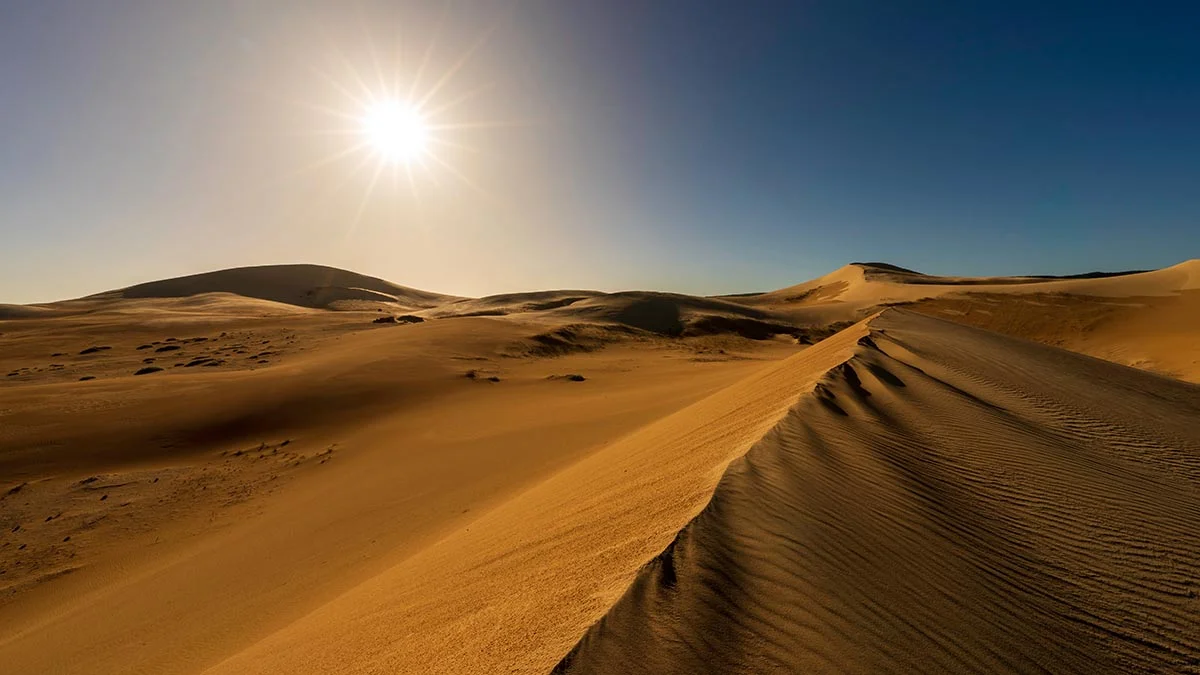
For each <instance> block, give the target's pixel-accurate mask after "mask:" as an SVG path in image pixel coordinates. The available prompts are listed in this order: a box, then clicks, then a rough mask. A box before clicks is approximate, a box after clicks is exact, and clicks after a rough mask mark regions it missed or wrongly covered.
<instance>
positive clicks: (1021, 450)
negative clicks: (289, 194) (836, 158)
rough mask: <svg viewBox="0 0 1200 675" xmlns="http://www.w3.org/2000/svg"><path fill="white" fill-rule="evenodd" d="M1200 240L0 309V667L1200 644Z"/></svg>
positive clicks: (1144, 667) (961, 654) (1049, 651)
mask: <svg viewBox="0 0 1200 675" xmlns="http://www.w3.org/2000/svg"><path fill="white" fill-rule="evenodd" d="M1198 270H1200V264H1198V263H1197V261H1191V262H1188V263H1183V264H1181V265H1177V266H1175V267H1172V268H1167V269H1165V270H1159V271H1156V272H1147V273H1130V274H1123V275H1117V276H1096V277H1089V278H1077V279H1043V278H1018V279H970V278H957V279H947V278H941V277H927V276H925V275H920V274H919V273H916V272H913V271H911V270H905V269H903V268H897V267H895V266H890V265H883V264H877V263H876V264H863V265H851V266H847V267H845V268H842V269H841V270H838V271H837V272H835V273H833V274H831V275H828V276H827V277H823V278H822V279H818V280H815V281H813V282H809V283H808V284H801V285H799V286H796V287H792V288H790V289H784V290H782V291H777V292H774V293H768V294H756V295H748V296H730V297H724V298H697V297H691V296H683V295H677V294H670V293H653V292H624V293H601V292H596V291H546V292H536V293H525V294H508V295H503V296H492V297H488V298H480V299H463V298H453V297H448V296H439V295H437V294H431V293H425V292H422V291H412V289H406V288H405V287H402V286H398V285H395V284H390V283H389V282H383V281H380V280H372V279H370V278H369V277H361V276H359V275H353V274H352V273H349V272H341V271H338V270H333V271H332V272H333V274H332V276H330V270H329V268H317V267H314V266H283V267H267V268H249V270H246V269H243V270H232V271H227V272H218V273H212V274H210V275H197V276H195V277H184V278H180V279H176V280H168V281H166V282H152V283H150V284H143V285H140V286H137V287H132V288H133V289H140V290H133V291H132V294H131V295H126V294H125V293H126V291H129V290H130V289H126V291H117V292H111V293H107V294H100V295H99V296H91V297H90V298H85V299H80V300H73V301H66V302H62V303H49V304H46V305H37V306H4V307H3V308H0V311H4V312H5V314H3V315H0V316H2V318H0V358H2V359H3V360H4V363H5V366H6V368H5V372H3V373H0V377H2V378H3V379H0V526H3V528H0V537H2V539H0V664H3V665H4V667H0V672H8V671H7V670H6V669H9V670H12V672H21V673H25V672H55V673H108V672H113V673H115V672H145V673H209V674H210V675H218V674H226V673H228V674H230V675H232V674H238V675H241V674H244V673H278V672H295V673H375V672H422V673H480V672H487V673H491V672H513V673H545V672H549V671H550V670H552V669H554V668H555V667H556V664H557V667H558V668H559V669H560V670H562V671H566V672H576V671H578V672H605V673H618V672H621V673H623V672H781V671H782V672H793V671H797V670H798V671H807V670H818V671H845V672H873V671H895V672H905V671H913V670H921V671H943V672H961V671H963V670H976V671H996V670H1000V671H1019V672H1024V671H1036V670H1043V671H1048V672H1077V671H1080V670H1083V669H1085V668H1086V669H1089V670H1096V671H1099V672H1162V671H1171V672H1189V671H1188V670H1187V669H1188V668H1192V669H1193V670H1195V668H1196V666H1197V663H1200V660H1198V659H1200V651H1198V650H1200V647H1198V646H1197V642H1196V638H1195V633H1196V631H1194V630H1191V628H1192V627H1194V626H1195V625H1196V624H1197V623H1198V619H1200V608H1198V606H1197V604H1196V603H1197V600H1196V595H1195V593H1196V590H1195V588H1194V587H1193V586H1194V583H1195V579H1196V578H1197V572H1198V571H1200V570H1198V569H1197V559H1198V556H1200V550H1198V547H1200V544H1198V543H1197V542H1198V540H1197V538H1196V537H1195V536H1194V535H1193V534H1192V532H1194V531H1197V530H1198V526H1200V517H1198V513H1200V509H1198V508H1197V507H1196V506H1195V504H1196V503H1197V500H1196V497H1197V496H1198V492H1200V488H1198V486H1197V480H1198V479H1200V447H1198V446H1200V423H1198V422H1197V420H1200V390H1198V389H1197V387H1196V386H1195V385H1190V384H1187V383H1185V382H1181V381H1179V380H1178V379H1167V378H1164V377H1160V376H1157V375H1153V374H1149V373H1146V372H1143V371H1139V370H1133V369H1130V368H1126V367H1123V366H1121V365H1115V364H1113V363H1108V362H1105V361H1100V360H1096V359H1092V358H1089V357H1088V356H1081V355H1079V354H1072V353H1070V352H1067V351H1063V350H1060V349H1054V348H1052V347H1048V346H1044V345H1043V344H1037V343H1038V342H1040V343H1045V344H1048V345H1056V346H1061V347H1066V348H1068V349H1071V350H1074V351H1077V352H1082V353H1084V354H1092V355H1095V356H1098V357H1101V358H1104V359H1108V360H1110V361H1115V362H1117V363H1126V364H1129V365H1135V366H1137V367H1139V368H1143V369H1147V370H1155V371H1159V372H1164V373H1169V374H1171V375H1173V376H1174V377H1176V378H1179V379H1184V380H1186V379H1194V380H1200V366H1198V365H1197V364H1198V363H1200V341H1197V340H1196V339H1195V336H1196V335H1197V334H1200V323H1197V322H1198V321H1200V318H1198V317H1200V311H1197V310H1198V309H1200V288H1198V287H1197V286H1198V282H1200V274H1198ZM377 294H386V296H387V297H386V298H382V299H380V297H379V296H378V295H377ZM889 304H902V305H903V307H904V309H885V307H886V306H887V305H889ZM330 309H336V310H341V311H328V310H330ZM366 310H369V311H366ZM377 310H383V312H382V313H381V312H380V311H377ZM880 311H883V313H882V314H879V313H880ZM400 314H415V315H417V316H419V317H421V318H423V319H424V321H423V322H414V323H409V322H397V323H377V322H376V321H375V320H376V319H377V318H379V317H380V316H395V315H400ZM963 324H968V325H963ZM971 325H973V326H978V327H981V328H986V329H988V330H986V331H985V330H980V329H979V328H975V327H971ZM839 329H840V330H839ZM1000 333H1004V334H1007V336H1005V335H1001V334H1000ZM827 335H828V336H831V337H828V338H826V339H823V340H822V339H821V338H823V337H825V336H827ZM809 343H816V344H812V345H811V346H810V345H809ZM147 370H148V372H146V371H147ZM139 372H143V373H144V374H141V375H138V374H135V373H139ZM569 376H570V377H569ZM597 622H599V623H597ZM573 646H574V648H573Z"/></svg>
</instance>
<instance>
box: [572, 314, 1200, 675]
mask: <svg viewBox="0 0 1200 675" xmlns="http://www.w3.org/2000/svg"><path fill="white" fill-rule="evenodd" d="M869 328H870V331H869V332H870V335H869V336H868V339H863V340H860V341H859V342H858V344H857V346H856V348H855V351H854V353H853V355H852V357H851V358H849V359H848V360H847V361H846V362H845V363H844V364H841V365H838V366H836V367H834V368H832V369H831V370H829V371H828V372H827V374H826V375H825V376H824V377H823V378H822V379H821V381H820V383H819V384H818V385H817V387H816V388H815V389H814V390H813V393H812V394H811V395H806V396H802V397H801V398H800V400H799V402H798V403H797V404H796V405H795V406H793V407H792V408H791V409H790V411H789V412H788V413H787V414H786V416H785V417H784V418H783V420H782V421H781V422H780V423H779V424H778V425H776V426H774V427H773V428H772V429H771V430H770V432H769V433H766V434H765V436H764V437H763V438H762V439H761V440H760V441H759V442H757V443H756V444H754V445H753V447H752V448H751V449H750V450H749V451H748V453H747V454H746V455H745V456H743V457H742V458H740V459H738V460H736V461H734V462H733V463H732V464H730V466H729V468H728V470H727V471H726V472H725V474H724V476H723V477H722V478H721V480H720V483H719V484H718V485H717V487H716V489H715V492H714V493H713V496H712V499H711V501H710V502H709V503H708V505H707V507H706V508H704V510H703V511H702V512H701V513H700V514H699V515H698V516H697V517H696V518H695V519H694V520H692V521H691V522H690V523H689V524H688V525H687V526H686V527H685V528H683V529H682V530H681V531H680V532H679V533H678V536H677V537H675V538H674V540H673V541H672V542H670V544H669V545H668V546H666V548H665V550H663V551H662V552H661V554H659V555H658V556H657V557H655V558H654V559H653V560H652V561H651V562H650V563H649V564H648V565H646V566H645V567H643V568H642V569H641V570H640V571H639V573H638V574H637V576H636V579H635V580H634V581H633V583H632V585H631V586H630V587H629V588H628V589H627V590H626V592H625V593H624V595H623V596H622V597H621V599H620V600H619V601H618V602H616V604H615V605H614V606H613V607H611V608H610V610H609V611H608V612H607V614H605V616H604V617H603V619H602V620H600V621H599V622H598V623H596V624H595V625H593V626H592V628H591V629H589V630H588V631H587V632H586V634H585V635H584V636H583V637H582V639H581V640H580V641H579V643H578V644H577V646H576V647H575V648H574V649H573V650H572V651H571V652H570V653H569V654H568V655H567V656H566V657H565V658H564V659H563V660H562V662H561V663H560V664H559V666H558V672H562V673H767V672H772V673H774V672H858V673H875V672H897V673H899V672H1046V673H1065V672H1091V673H1099V672H1104V673H1117V672H1120V673H1129V672H1200V597H1198V593H1200V534H1198V533H1200V387H1196V386H1195V385H1190V384H1186V383H1182V382H1178V381H1174V380H1170V379H1167V378H1163V377H1159V376H1155V375H1152V374H1148V373H1144V372H1140V371H1137V370H1133V369H1130V368H1125V367H1122V366H1118V365H1114V364H1111V363H1108V362H1104V361H1099V360H1095V359H1092V358H1088V357H1085V356H1080V355H1076V354H1072V353H1069V352H1066V351H1061V350H1057V349H1054V348H1050V347H1045V346H1041V345H1037V344H1033V343H1028V342H1024V341H1020V340H1014V339H1012V338H1008V337H1004V336H1001V335H997V334H994V333H989V332H985V331H982V330H979V329H975V328H971V327H967V326H961V325H956V324H952V323H949V322H945V321H942V320H938V319H933V318H928V317H923V316H919V315H916V314H913V313H909V312H904V311H898V310H891V311H888V312H886V313H884V314H883V315H882V316H880V317H877V318H875V319H873V320H871V321H870V322H869ZM832 339H838V337H837V336H835V338H832ZM801 356H803V355H801ZM583 560H584V559H583V558H580V562H581V563H582V562H583Z"/></svg>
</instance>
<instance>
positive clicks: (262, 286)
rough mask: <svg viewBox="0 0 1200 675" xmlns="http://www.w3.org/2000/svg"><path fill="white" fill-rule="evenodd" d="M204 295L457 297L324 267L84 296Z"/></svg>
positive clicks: (228, 273) (413, 302)
mask: <svg viewBox="0 0 1200 675" xmlns="http://www.w3.org/2000/svg"><path fill="white" fill-rule="evenodd" d="M203 293H233V294H235V295H240V296H243V297H247V298H257V299H259V300H270V301H271V302H278V303H283V304H286V305H295V306H298V307H309V308H329V307H331V306H333V305H334V304H335V303H338V302H346V301H363V302H387V303H395V304H398V305H401V306H403V307H407V308H423V307H433V306H435V305H437V304H440V303H442V302H446V301H448V300H452V299H454V298H453V296H448V295H442V294H440V293H431V292H429V291H422V290H419V289H416V288H409V287H407V286H400V285H397V284H393V283H392V282H390V281H384V280H383V279H378V278H376V277H369V276H366V275H365V274H358V273H356V272H348V271H346V270H341V269H337V268H335V267H326V266H324V265H260V266H256V267H235V268H232V269H225V270H219V271H216V272H205V273H202V274H191V275H188V276H184V277H175V278H173V279H163V280H161V281H150V282H147V283H144V284H136V285H134V286H129V287H127V288H121V289H118V290H115V291H108V292H106V293H99V294H97V295H92V296H88V297H87V298H83V299H84V300H115V299H134V298H183V297H188V296H194V295H200V294H203Z"/></svg>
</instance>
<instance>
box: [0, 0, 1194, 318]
mask: <svg viewBox="0 0 1200 675" xmlns="http://www.w3.org/2000/svg"><path fill="white" fill-rule="evenodd" d="M900 5H904V7H903V8H901V7H900ZM1197 35H1200V5H1196V4H1195V3H1174V4H1161V5H1156V3H1149V2H1139V3H1134V2H1128V3H1098V2H1088V3H1079V4H1078V5H1074V6H1073V3H1043V2H1037V3H1032V2H1031V3H1024V2H1006V3H986V6H985V3H947V2H928V3H921V2H909V3H892V2H872V3H868V2H854V1H852V0H846V1H838V2H800V1H793V2H782V1H781V2H766V1H758V2H703V1H700V0H690V1H682V0H678V1H665V2H650V1H649V0H647V1H646V2H608V1H602V0H513V1H511V2H500V1H485V0H476V1H474V2H465V1H452V2H450V3H449V4H448V5H445V4H444V3H440V2H360V3H352V2H325V3H319V2H312V3H304V2H299V1H293V0H287V1H284V0H278V1H265V0H264V1H260V2H253V3H252V2H243V1H240V0H211V1H205V2H183V1H182V0H178V1H170V0H144V1H143V0H120V1H117V0H86V1H84V0H80V1H78V2H66V1H65V0H46V1H45V2H28V1H20V2H5V1H3V0H0V206H2V209H3V210H2V212H0V214H2V215H0V302H35V301H48V300H55V299H62V298H66V297H74V296H79V295H83V294H87V293H93V292H99V291H102V290H107V289H110V288H115V287H120V286H125V285H129V284H132V283H136V282H139V281H146V280H151V279H156V278H164V277H170V276H178V275H181V274H188V273H195V272H201V271H207V270H212V269H219V268H224V267H233V266H239V265H253V264H268V263H285V262H314V263H323V264H328V265H334V266H338V267H344V268H348V269H353V270H355V271H359V272H363V273H367V274H373V275H377V276H381V277H384V278H387V279H389V280H391V281H394V282H397V283H401V284H405V285H410V286H416V287H419V288H426V289H429V290H435V291H441V292H447V293H456V294H465V295H482V294H489V293H499V292H508V291H517V290H531V289H541V288H598V289H603V290H619V289H630V288H652V289H659V290H672V291H681V292H689V293H720V292H738V291H750V290H766V289H771V288H777V287H781V286H786V285H789V284H793V283H797V282H799V281H803V280H806V279H809V278H812V277H815V276H819V275H821V274H824V273H826V272H828V271H831V270H832V269H835V268H837V267H839V266H841V265H842V264H844V263H846V262H849V261H852V260H881V261H887V262H892V263H895V264H899V265H902V266H905V267H910V268H915V269H919V270H921V271H925V272H930V273H945V274H967V275H977V274H978V275H990V274H1026V273H1040V274H1070V273H1078V272H1085V271H1091V270H1097V269H1102V270H1121V269H1134V268H1154V267H1162V266H1166V265H1170V264H1174V263H1176V262H1179V261H1181V260H1184V259H1188V258H1193V257H1197V256H1200V39H1197ZM424 54H428V58H427V59H425V63H426V67H425V68H424V69H422V68H420V65H421V63H422V61H423V55H424ZM464 57H469V58H466V60H465V61H464V60H463V58H464ZM458 63H461V67H458V68H457V69H456V68H455V65H456V64H458ZM418 73H419V76H418ZM451 74H452V76H451V77H449V78H445V77H444V76H447V75H451ZM381 76H382V79H381ZM393 81H395V82H398V83H400V88H401V90H402V91H404V92H408V91H410V90H412V91H416V92H417V93H418V95H423V94H424V93H426V92H430V91H431V90H432V89H433V86H434V84H435V83H436V82H438V81H442V82H443V85H442V86H441V87H439V88H438V89H437V90H436V91H435V92H434V93H433V95H432V96H431V97H430V104H431V105H433V106H442V105H449V104H453V105H450V107H449V108H447V109H445V110H443V111H441V112H440V113H439V114H438V115H436V116H435V117H434V120H435V121H436V122H437V123H439V124H442V125H445V126H447V127H453V128H446V129H444V130H442V131H440V132H439V137H440V138H443V139H444V140H445V141H446V142H447V143H450V144H452V145H447V146H440V147H439V148H438V149H437V150H436V153H437V157H438V160H439V161H432V162H430V165H429V169H428V170H427V171H426V170H418V171H417V172H416V174H415V176H414V179H413V180H412V182H411V183H410V182H409V180H408V178H407V176H406V175H404V172H403V171H402V170H401V171H398V172H396V171H393V170H392V168H391V167H384V168H385V170H384V172H383V174H382V175H381V179H380V180H379V181H376V182H375V184H374V187H373V189H370V190H369V188H370V187H371V184H372V177H373V176H374V175H375V167H376V163H377V159H376V158H375V157H373V156H372V155H370V154H369V152H367V151H357V152H351V153H348V154H344V155H343V156H341V157H338V158H335V159H332V160H330V161H325V160H329V158H331V157H333V156H335V155H337V154H338V153H341V152H343V151H345V150H346V149H348V148H350V147H351V146H352V145H354V144H355V143H357V142H358V141H359V140H360V139H359V137H358V136H357V135H356V133H357V132H356V129H355V126H354V124H353V122H352V121H348V120H346V119H343V118H342V117H338V116H337V115H336V114H334V113H341V114H342V115H346V116H349V117H351V118H353V117H356V116H358V115H360V114H361V113H362V110H361V106H359V105H358V104H357V103H356V102H355V100H354V98H352V97H351V96H348V95H347V92H349V93H350V94H352V95H353V96H354V97H357V98H361V96H362V95H363V93H364V91H370V92H372V93H371V95H377V93H378V92H381V91H382V90H384V89H386V88H387V87H388V86H390V85H389V83H391V82H393ZM414 83H415V84H414ZM364 86H365V89H364ZM337 130H342V131H349V132H351V133H350V134H349V135H346V134H334V133H330V132H331V131H337ZM442 162H444V163H445V164H446V165H443V164H442ZM393 174H395V175H393Z"/></svg>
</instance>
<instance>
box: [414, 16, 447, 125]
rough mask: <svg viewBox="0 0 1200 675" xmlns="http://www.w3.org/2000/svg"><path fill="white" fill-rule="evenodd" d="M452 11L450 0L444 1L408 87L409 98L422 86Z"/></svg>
mask: <svg viewBox="0 0 1200 675" xmlns="http://www.w3.org/2000/svg"><path fill="white" fill-rule="evenodd" d="M449 12H450V1H449V0H446V2H444V3H442V12H441V14H440V15H439V16H438V22H437V26H435V27H434V29H433V36H432V37H430V38H429V44H428V45H425V53H424V54H423V55H422V56H421V64H420V65H418V66H417V72H416V73H415V74H414V75H413V79H412V84H411V85H410V86H409V89H408V96H407V98H408V100H410V101H411V100H413V98H414V96H415V95H416V93H417V87H419V86H421V78H422V77H423V76H424V75H425V69H426V68H428V67H429V60H430V59H431V58H432V57H433V50H434V48H435V47H437V41H438V39H439V38H440V37H441V36H442V27H443V25H444V24H445V23H446V15H447V14H448V13H449Z"/></svg>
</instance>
